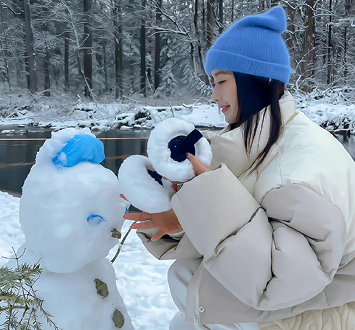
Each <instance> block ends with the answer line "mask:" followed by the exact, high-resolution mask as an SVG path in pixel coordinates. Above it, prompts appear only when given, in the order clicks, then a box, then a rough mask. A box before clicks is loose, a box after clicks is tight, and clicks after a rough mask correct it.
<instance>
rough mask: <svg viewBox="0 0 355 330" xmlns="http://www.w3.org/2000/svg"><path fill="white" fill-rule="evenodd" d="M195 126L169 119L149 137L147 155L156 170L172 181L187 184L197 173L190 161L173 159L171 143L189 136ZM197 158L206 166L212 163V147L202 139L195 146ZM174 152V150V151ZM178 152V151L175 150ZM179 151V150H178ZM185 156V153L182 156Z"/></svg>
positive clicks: (157, 126)
mask: <svg viewBox="0 0 355 330" xmlns="http://www.w3.org/2000/svg"><path fill="white" fill-rule="evenodd" d="M194 129H195V126H194V125H193V124H191V123H190V122H187V121H185V120H182V119H178V118H168V119H166V120H164V121H162V122H160V123H158V124H157V125H156V126H155V128H154V129H153V130H152V132H151V133H150V136H149V140H148V145H147V153H148V158H149V160H150V161H151V163H152V165H153V167H154V168H155V170H156V171H157V172H158V173H159V174H160V175H162V176H163V177H166V178H167V179H169V180H170V181H180V182H185V181H187V180H190V179H192V177H193V176H194V175H195V172H194V170H193V168H192V165H191V163H190V161H189V160H188V159H185V160H183V161H180V162H179V161H175V160H174V159H172V157H171V154H172V153H171V151H170V149H169V147H168V144H169V142H170V141H171V140H172V139H174V138H176V137H179V136H185V137H186V136H187V135H188V134H189V133H191V132H192V131H193V130H194ZM194 148H195V156H196V158H197V159H198V160H199V161H200V162H201V163H202V164H203V165H205V166H207V167H209V166H210V164H211V161H212V150H211V146H210V144H209V143H208V141H207V140H206V138H204V137H202V138H201V139H199V140H198V141H197V142H196V143H195V144H194ZM172 150H174V149H172ZM175 150H176V149H175ZM178 150H179V149H178ZM182 155H183V156H184V153H183V154H182Z"/></svg>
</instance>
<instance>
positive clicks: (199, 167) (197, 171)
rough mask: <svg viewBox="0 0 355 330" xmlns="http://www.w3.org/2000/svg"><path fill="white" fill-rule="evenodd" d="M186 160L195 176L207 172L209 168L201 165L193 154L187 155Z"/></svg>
mask: <svg viewBox="0 0 355 330" xmlns="http://www.w3.org/2000/svg"><path fill="white" fill-rule="evenodd" d="M187 159H188V160H189V161H190V163H191V165H192V168H193V169H194V172H195V174H196V175H200V174H202V173H205V172H209V168H208V167H206V166H205V165H203V164H202V163H201V162H200V161H199V160H198V159H197V158H196V157H195V156H194V155H193V154H187Z"/></svg>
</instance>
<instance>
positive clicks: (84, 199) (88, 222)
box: [0, 128, 133, 330]
mask: <svg viewBox="0 0 355 330" xmlns="http://www.w3.org/2000/svg"><path fill="white" fill-rule="evenodd" d="M77 134H90V135H91V133H90V130H89V129H88V128H86V129H83V130H80V131H79V130H75V129H73V128H69V129H66V130H63V131H60V132H56V133H53V134H52V138H51V139H48V140H47V141H46V142H45V143H44V145H43V146H42V148H41V149H40V151H39V153H38V154H37V157H36V163H35V165H34V166H33V167H32V168H31V172H30V174H29V175H28V177H27V179H26V181H25V184H24V186H23V194H22V197H21V201H20V211H19V220H20V223H21V228H22V230H23V232H24V234H25V238H26V242H25V243H24V244H23V245H22V246H21V247H20V248H19V250H18V252H17V255H18V256H20V255H23V256H22V257H21V259H20V262H21V263H28V264H35V263H37V262H39V263H40V266H41V268H42V269H43V274H42V275H41V276H40V278H39V279H38V281H37V282H36V283H35V285H34V290H37V296H38V297H39V298H41V299H43V300H44V301H45V302H44V305H43V307H44V309H45V310H47V311H48V312H49V313H50V314H51V315H53V321H54V322H55V323H56V324H57V325H58V326H59V327H60V328H63V329H65V330H97V329H102V330H114V329H117V328H119V329H123V330H133V325H132V323H131V319H130V317H129V316H128V313H127V310H126V307H125V305H124V303H123V300H122V298H121V296H120V294H119V292H118V289H117V287H116V278H115V271H114V268H113V266H112V264H111V262H110V261H109V260H108V259H106V258H105V257H106V256H107V255H108V253H109V251H110V249H111V248H112V247H113V246H114V245H115V244H117V243H118V240H117V236H118V235H119V232H120V231H121V227H122V224H123V222H124V219H123V217H122V216H123V215H124V213H125V210H126V207H127V203H126V202H125V201H124V200H123V199H121V198H119V190H118V179H117V177H116V176H115V174H114V173H113V172H111V171H110V170H108V169H106V168H104V167H103V166H101V165H100V164H96V163H92V162H87V161H83V162H80V163H79V164H77V165H75V166H73V167H57V166H56V165H55V164H54V163H53V162H52V159H53V158H54V157H55V156H56V155H57V154H58V153H59V152H60V151H61V150H62V148H63V147H64V146H65V145H66V143H67V142H68V141H69V140H70V139H71V138H72V137H74V136H75V135H77ZM13 205H14V204H13ZM15 205H16V204H15ZM5 209H6V208H5ZM13 211H14V210H13ZM10 213H11V212H9V211H8V212H7V214H8V215H9V214H10ZM5 216H6V214H5ZM5 226H6V228H11V227H8V225H5ZM12 226H13V225H12ZM15 228H16V227H15ZM16 229H18V227H17V228H16ZM5 232H6V230H5ZM7 232H8V230H7ZM16 235H17V236H18V235H19V233H17V234H16ZM115 237H116V238H115ZM14 239H16V236H14ZM7 243H8V244H11V243H10V242H9V240H7ZM9 246H10V245H9ZM1 252H2V251H1ZM8 266H9V267H13V268H15V267H16V262H15V261H14V260H12V261H10V262H9V263H8ZM102 288H103V289H102ZM39 318H41V316H39ZM42 322H43V320H42ZM1 323H2V322H1V318H0V324H1ZM43 329H45V330H46V329H50V325H48V324H47V323H46V322H43Z"/></svg>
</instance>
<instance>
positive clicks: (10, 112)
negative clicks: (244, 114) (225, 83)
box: [0, 95, 225, 133]
mask: <svg viewBox="0 0 355 330" xmlns="http://www.w3.org/2000/svg"><path fill="white" fill-rule="evenodd" d="M179 103H181V101H180V102H179ZM171 117H177V118H181V119H185V120H187V121H189V122H191V123H193V124H194V125H195V126H204V127H223V126H225V121H224V116H223V115H222V114H221V113H220V112H219V111H218V108H217V106H216V105H215V104H202V103H196V104H188V105H186V104H184V105H179V106H143V105H141V104H138V103H133V102H130V103H117V102H112V103H108V102H107V101H106V102H105V103H97V104H96V103H93V102H83V101H82V100H81V99H80V98H79V99H78V100H77V102H73V100H70V98H69V97H66V96H63V97H61V98H58V97H51V98H45V97H36V96H32V97H30V96H26V97H25V96H23V98H18V97H17V98H15V97H12V98H11V97H10V96H8V95H7V96H6V99H2V100H0V126H13V125H17V126H34V127H47V128H48V127H53V128H56V129H60V128H66V127H90V128H91V129H97V130H107V129H121V130H125V129H132V128H136V129H151V128H153V127H155V124H156V123H158V122H160V121H162V120H164V119H166V118H171ZM0 129H1V128H0ZM3 133H10V132H8V131H5V132H4V131H3Z"/></svg>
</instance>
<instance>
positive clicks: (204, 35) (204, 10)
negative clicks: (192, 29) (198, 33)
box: [201, 0, 206, 40]
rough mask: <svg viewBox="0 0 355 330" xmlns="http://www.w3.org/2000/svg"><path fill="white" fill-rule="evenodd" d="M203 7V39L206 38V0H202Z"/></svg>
mask: <svg viewBox="0 0 355 330" xmlns="http://www.w3.org/2000/svg"><path fill="white" fill-rule="evenodd" d="M201 9H202V34H203V35H202V37H203V40H206V9H205V0H201Z"/></svg>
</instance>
